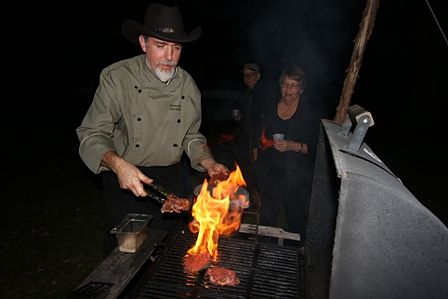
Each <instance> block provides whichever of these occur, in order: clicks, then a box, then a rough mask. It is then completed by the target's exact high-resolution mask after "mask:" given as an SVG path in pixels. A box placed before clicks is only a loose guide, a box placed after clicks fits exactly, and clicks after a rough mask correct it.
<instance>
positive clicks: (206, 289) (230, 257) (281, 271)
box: [132, 233, 304, 298]
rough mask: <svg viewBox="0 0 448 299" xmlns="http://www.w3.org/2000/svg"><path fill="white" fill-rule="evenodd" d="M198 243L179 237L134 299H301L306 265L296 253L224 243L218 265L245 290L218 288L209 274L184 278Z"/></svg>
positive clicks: (291, 249) (193, 238) (230, 241)
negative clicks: (185, 260)
mask: <svg viewBox="0 0 448 299" xmlns="http://www.w3.org/2000/svg"><path fill="white" fill-rule="evenodd" d="M196 237H197V236H196V235H192V234H190V233H185V234H180V235H178V236H176V238H174V240H173V243H172V244H171V245H170V247H169V248H167V250H166V252H165V253H164V254H163V255H162V256H161V257H160V259H159V260H158V261H157V263H156V265H155V266H154V267H153V268H152V269H151V271H149V272H148V273H147V275H146V278H144V279H145V280H144V282H141V283H140V289H139V290H137V294H136V295H135V297H132V298H300V297H302V296H301V295H302V294H303V291H302V290H303V281H304V279H303V262H302V261H301V255H300V254H299V251H298V249H297V248H295V247H286V246H281V247H280V246H277V245H273V244H262V243H261V244H255V243H254V242H253V241H250V240H243V239H239V238H229V237H220V239H219V248H218V250H219V254H220V257H219V260H218V261H217V262H216V263H213V264H215V265H217V266H221V267H226V268H230V269H233V270H235V271H236V273H237V275H238V278H239V279H240V284H239V285H237V286H215V285H213V284H211V283H210V282H209V280H208V278H206V277H205V271H202V272H201V273H199V274H195V275H191V274H185V273H184V272H183V265H182V261H183V256H184V255H185V254H186V252H187V250H188V249H189V248H191V247H192V246H193V245H194V243H195V241H196Z"/></svg>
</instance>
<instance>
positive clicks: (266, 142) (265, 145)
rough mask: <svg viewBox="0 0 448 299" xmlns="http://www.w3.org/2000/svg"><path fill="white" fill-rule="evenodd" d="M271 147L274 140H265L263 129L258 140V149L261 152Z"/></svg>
mask: <svg viewBox="0 0 448 299" xmlns="http://www.w3.org/2000/svg"><path fill="white" fill-rule="evenodd" d="M273 145H274V140H272V139H269V138H267V137H266V132H265V129H263V132H261V138H260V148H261V149H262V150H265V149H267V148H268V147H271V146H273Z"/></svg>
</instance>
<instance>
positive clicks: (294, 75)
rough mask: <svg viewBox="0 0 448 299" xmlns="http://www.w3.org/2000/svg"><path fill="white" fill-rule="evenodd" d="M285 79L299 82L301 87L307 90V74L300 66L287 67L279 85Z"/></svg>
mask: <svg viewBox="0 0 448 299" xmlns="http://www.w3.org/2000/svg"><path fill="white" fill-rule="evenodd" d="M285 77H288V78H289V79H292V80H295V81H297V82H299V84H300V87H301V88H302V89H305V83H306V82H305V72H304V71H303V69H302V68H301V67H300V66H298V65H289V66H287V67H285V68H284V69H283V71H282V73H281V74H280V78H279V83H280V84H281V83H282V82H283V80H284V79H285Z"/></svg>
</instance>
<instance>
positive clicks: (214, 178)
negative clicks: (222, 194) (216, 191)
mask: <svg viewBox="0 0 448 299" xmlns="http://www.w3.org/2000/svg"><path fill="white" fill-rule="evenodd" d="M227 178H228V175H227V174H225V173H222V172H221V173H218V174H215V175H213V176H212V177H210V181H209V183H210V185H211V186H212V187H216V186H217V185H218V183H219V182H222V181H225V180H227Z"/></svg>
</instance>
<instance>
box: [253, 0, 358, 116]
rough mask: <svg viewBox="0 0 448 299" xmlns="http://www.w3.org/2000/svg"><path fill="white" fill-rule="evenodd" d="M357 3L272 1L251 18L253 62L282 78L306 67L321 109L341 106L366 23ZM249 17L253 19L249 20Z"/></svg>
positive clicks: (263, 5)
mask: <svg viewBox="0 0 448 299" xmlns="http://www.w3.org/2000/svg"><path fill="white" fill-rule="evenodd" d="M353 2H357V1H348V0H347V1H330V0H320V1H286V0H283V1H276V2H274V1H269V2H268V1H266V2H265V3H263V4H258V6H257V8H256V11H252V12H251V13H249V14H248V15H246V19H249V20H251V23H249V24H248V25H247V27H249V28H250V30H249V31H248V32H247V47H245V48H246V50H247V51H250V54H247V53H246V55H247V56H251V57H252V60H253V61H256V62H258V63H260V64H261V65H264V66H265V69H267V70H268V71H269V72H271V76H274V77H275V76H276V75H278V74H279V73H280V71H281V69H282V68H283V67H284V66H285V65H288V64H299V65H301V66H302V67H303V68H304V70H305V72H306V74H307V78H308V82H309V83H310V84H309V89H311V92H312V98H313V99H315V100H314V101H315V104H316V105H317V106H319V107H321V108H323V109H325V110H327V109H330V110H331V109H333V108H334V107H332V106H335V103H337V101H338V99H339V96H340V91H341V90H342V83H343V79H344V76H345V69H346V68H347V67H348V64H349V61H350V57H351V50H352V47H353V40H354V38H355V36H356V33H357V30H358V27H359V26H358V24H359V21H360V20H361V18H362V10H363V3H356V4H354V3H353ZM248 16H249V17H248Z"/></svg>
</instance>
